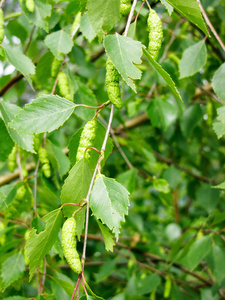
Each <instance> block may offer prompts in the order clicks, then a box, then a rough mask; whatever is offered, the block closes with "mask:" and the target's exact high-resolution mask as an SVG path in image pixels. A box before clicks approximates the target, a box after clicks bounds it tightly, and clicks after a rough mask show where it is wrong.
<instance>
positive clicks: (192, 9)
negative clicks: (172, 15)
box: [166, 0, 209, 36]
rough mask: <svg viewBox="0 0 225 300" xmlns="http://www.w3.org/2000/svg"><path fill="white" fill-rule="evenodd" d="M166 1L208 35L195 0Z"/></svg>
mask: <svg viewBox="0 0 225 300" xmlns="http://www.w3.org/2000/svg"><path fill="white" fill-rule="evenodd" d="M166 1H167V2H168V3H169V4H171V5H172V6H173V7H174V8H175V9H176V10H177V11H178V12H179V13H181V14H182V15H184V16H185V17H186V18H187V19H188V20H189V21H191V22H192V23H193V24H195V25H196V26H197V27H199V28H200V29H201V30H202V31H203V32H204V33H205V34H206V35H208V36H209V32H208V30H207V28H206V25H205V23H204V21H203V18H202V14H201V9H200V7H199V5H198V2H197V1H196V0H188V1H185V2H184V1H183V0H166Z"/></svg>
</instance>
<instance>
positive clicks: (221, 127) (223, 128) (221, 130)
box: [213, 122, 225, 139]
mask: <svg viewBox="0 0 225 300" xmlns="http://www.w3.org/2000/svg"><path fill="white" fill-rule="evenodd" d="M213 130H214V131H215V133H216V135H217V138H218V139H220V138H221V137H222V136H223V135H224V134H225V124H223V123H220V122H214V123H213Z"/></svg>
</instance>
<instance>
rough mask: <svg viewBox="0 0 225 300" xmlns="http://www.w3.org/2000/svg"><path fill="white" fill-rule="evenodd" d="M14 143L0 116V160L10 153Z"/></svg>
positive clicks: (3, 159)
mask: <svg viewBox="0 0 225 300" xmlns="http://www.w3.org/2000/svg"><path fill="white" fill-rule="evenodd" d="M13 146H14V143H13V141H12V139H11V137H10V135H9V133H8V131H7V129H6V126H5V123H4V121H3V120H2V119H1V118H0V161H2V162H3V161H6V159H7V157H8V155H9V154H10V153H11V151H12V148H13Z"/></svg>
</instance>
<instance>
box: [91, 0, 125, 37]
mask: <svg viewBox="0 0 225 300" xmlns="http://www.w3.org/2000/svg"><path fill="white" fill-rule="evenodd" d="M87 9H88V17H89V19H90V21H91V25H92V26H93V28H94V30H95V32H96V34H100V33H102V30H106V31H109V30H110V29H112V28H113V27H114V26H115V25H116V23H117V22H118V21H119V18H120V2H119V0H98V1H96V0H88V4H87Z"/></svg>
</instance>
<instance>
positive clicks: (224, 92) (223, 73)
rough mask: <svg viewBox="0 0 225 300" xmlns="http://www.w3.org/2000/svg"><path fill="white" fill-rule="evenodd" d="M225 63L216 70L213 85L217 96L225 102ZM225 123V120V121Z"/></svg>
mask: <svg viewBox="0 0 225 300" xmlns="http://www.w3.org/2000/svg"><path fill="white" fill-rule="evenodd" d="M224 78H225V63H223V64H222V65H221V66H220V67H219V69H218V70H217V71H216V72H215V74H214V76H213V79H212V87H213V89H214V91H215V93H216V94H217V96H218V97H219V98H220V99H221V100H222V101H223V102H225V84H224V83H225V81H224ZM224 123H225V122H224Z"/></svg>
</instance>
